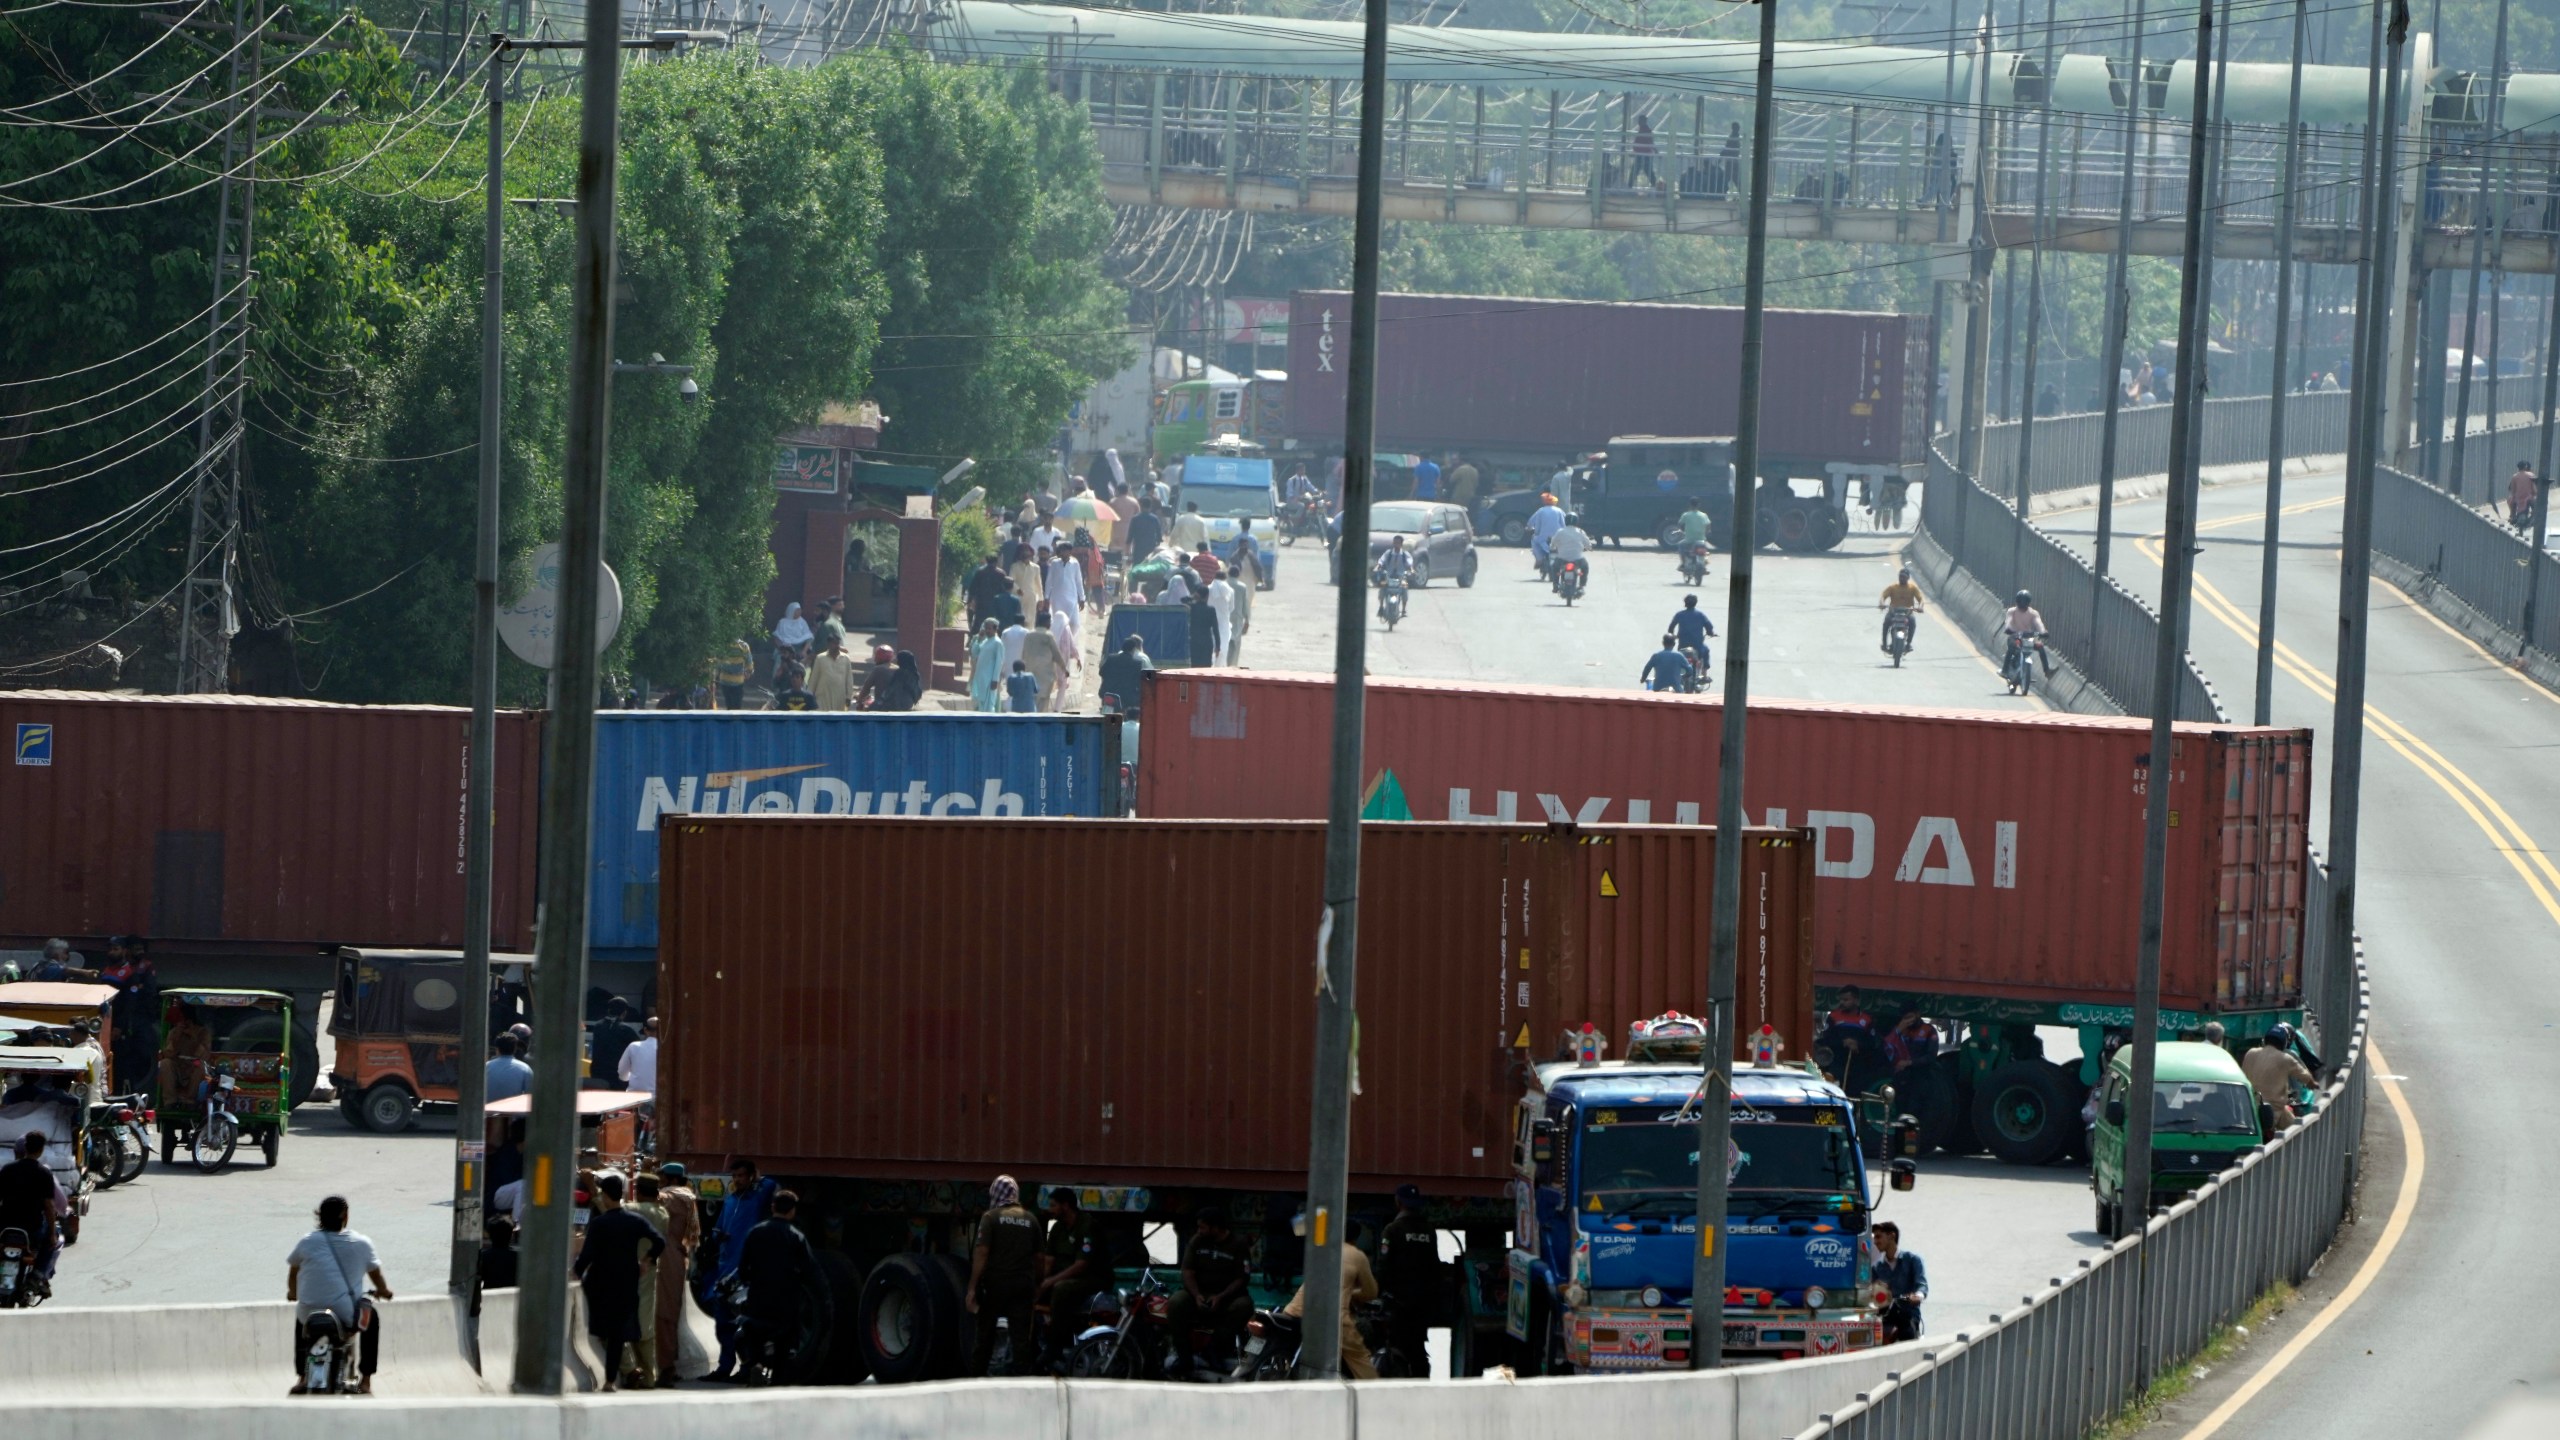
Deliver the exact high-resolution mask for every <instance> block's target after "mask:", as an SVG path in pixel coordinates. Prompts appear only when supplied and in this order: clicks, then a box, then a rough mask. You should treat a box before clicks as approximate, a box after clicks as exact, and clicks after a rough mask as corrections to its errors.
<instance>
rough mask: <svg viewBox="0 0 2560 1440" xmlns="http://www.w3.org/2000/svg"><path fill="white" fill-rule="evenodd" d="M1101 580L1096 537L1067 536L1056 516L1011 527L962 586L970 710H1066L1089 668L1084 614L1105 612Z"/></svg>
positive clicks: (1088, 534)
mask: <svg viewBox="0 0 2560 1440" xmlns="http://www.w3.org/2000/svg"><path fill="white" fill-rule="evenodd" d="M1077 483H1078V484H1079V485H1081V484H1082V483H1083V482H1081V481H1079V482H1077ZM1132 508H1133V509H1134V508H1135V507H1134V506H1133V507H1132ZM1103 577H1104V571H1103V557H1102V547H1101V546H1100V545H1099V544H1098V543H1096V541H1095V540H1094V538H1093V535H1092V532H1091V531H1089V530H1086V529H1084V528H1081V527H1079V528H1078V529H1077V530H1076V531H1075V532H1074V533H1073V534H1072V535H1070V534H1068V533H1066V532H1064V531H1062V530H1061V529H1060V528H1059V526H1058V521H1057V518H1056V516H1055V515H1054V514H1044V513H1039V512H1037V511H1035V512H1034V513H1033V514H1032V516H1031V518H1029V519H1027V520H1016V521H1015V522H1013V523H1012V524H1011V525H1009V526H1008V527H1007V529H1006V534H1005V537H1004V539H1003V540H1002V541H1001V542H1000V543H999V544H998V545H997V547H996V552H995V553H994V554H992V555H990V556H988V557H987V560H986V563H985V564H983V565H981V566H980V567H978V568H977V569H976V570H973V571H971V572H970V573H969V578H968V581H967V582H966V584H965V585H964V587H963V588H964V591H965V595H966V599H967V602H968V607H969V623H970V627H971V631H972V639H971V640H970V642H969V702H970V708H972V709H975V710H980V711H989V712H993V711H1012V712H1018V713H1023V714H1029V713H1034V712H1039V711H1059V710H1064V709H1066V708H1067V697H1068V693H1069V691H1070V690H1071V688H1072V687H1073V685H1074V681H1075V676H1076V675H1077V673H1078V672H1080V671H1081V670H1082V669H1083V668H1084V647H1083V644H1082V639H1083V636H1084V633H1085V632H1084V618H1085V612H1086V611H1087V610H1088V609H1091V610H1094V611H1099V610H1100V609H1101V608H1102V595H1103Z"/></svg>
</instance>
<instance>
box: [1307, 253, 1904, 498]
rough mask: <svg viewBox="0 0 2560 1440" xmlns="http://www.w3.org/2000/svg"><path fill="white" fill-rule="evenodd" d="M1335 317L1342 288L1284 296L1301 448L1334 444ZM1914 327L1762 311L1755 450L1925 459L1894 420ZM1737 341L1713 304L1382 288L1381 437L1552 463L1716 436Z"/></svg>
mask: <svg viewBox="0 0 2560 1440" xmlns="http://www.w3.org/2000/svg"><path fill="white" fill-rule="evenodd" d="M1328 316H1329V317H1330V320H1329V321H1328ZM1349 316H1350V296H1349V295H1347V294H1345V293H1343V292H1340V291H1316V290H1306V291H1300V292H1298V293H1297V295H1296V296H1295V297H1293V299H1292V301H1291V308H1290V318H1289V350H1290V354H1289V361H1290V364H1289V376H1290V404H1291V407H1292V409H1291V430H1290V433H1291V435H1292V436H1293V437H1294V438H1296V439H1297V440H1298V441H1299V442H1300V443H1301V444H1302V445H1303V444H1316V445H1319V446H1321V445H1324V444H1327V443H1330V444H1333V445H1336V446H1338V445H1339V444H1340V437H1341V427H1342V416H1343V400H1344V391H1343V381H1344V370H1343V368H1342V359H1341V353H1342V352H1341V347H1342V345H1343V344H1344V343H1345V341H1346V338H1347V335H1348V326H1349ZM1915 331H1918V332H1921V333H1923V334H1924V335H1925V331H1926V322H1925V321H1922V320H1919V319H1917V318H1916V317H1911V316H1904V315H1895V314H1879V313H1869V312H1863V311H1845V310H1771V311H1770V312H1769V314H1768V346H1767V350H1766V364H1767V366H1768V374H1767V376H1766V377H1765V379H1766V386H1765V389H1764V391H1763V394H1764V396H1765V402H1764V403H1765V409H1764V411H1763V413H1762V415H1761V448H1762V453H1763V454H1764V455H1765V456H1768V457H1770V458H1773V459H1786V460H1790V461H1794V462H1797V463H1817V462H1822V461H1832V460H1837V461H1843V462H1850V463H1861V464H1916V463H1918V462H1920V461H1921V460H1923V459H1925V458H1926V456H1925V453H1924V452H1921V451H1919V450H1916V449H1914V448H1913V437H1912V436H1911V435H1910V434H1909V433H1908V427H1907V419H1908V415H1909V395H1908V394H1907V391H1908V390H1909V388H1910V386H1911V384H1912V382H1913V379H1914V378H1915V377H1914V376H1913V375H1912V374H1911V373H1910V371H1909V362H1908V356H1907V352H1908V351H1909V349H1910V345H1909V336H1910V335H1911V334H1912V333H1913V332H1915ZM1741 337H1742V312H1741V311H1740V310H1737V309H1731V308H1726V307H1717V306H1704V305H1660V304H1631V303H1623V302H1605V301H1577V300H1521V299H1514V298H1508V297H1501V296H1485V295H1382V296H1380V297H1379V301H1378V367H1377V375H1378V401H1377V404H1378V443H1379V445H1380V446H1382V447H1388V448H1403V449H1422V448H1438V447H1442V446H1451V445H1455V446H1462V447H1469V448H1478V447H1494V448H1515V449H1516V448H1533V449H1549V450H1553V451H1554V452H1556V454H1558V455H1559V456H1561V455H1563V454H1567V453H1571V452H1574V451H1579V450H1587V449H1591V448H1594V447H1596V446H1599V445H1602V444H1605V443H1607V442H1608V441H1609V440H1610V439H1611V438H1613V437H1615V436H1619V435H1730V434H1732V433H1733V431H1734V421H1735V417H1736V415H1737V414H1738V413H1739V411H1738V408H1737V407H1738V406H1739V405H1740V403H1741V389H1740V386H1741V371H1740V370H1739V368H1738V365H1739V360H1738V358H1737V357H1738V356H1739V355H1740V353H1741ZM1923 403H1924V404H1925V400H1924V401H1923Z"/></svg>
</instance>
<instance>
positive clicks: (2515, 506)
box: [2507, 460, 2542, 530]
mask: <svg viewBox="0 0 2560 1440" xmlns="http://www.w3.org/2000/svg"><path fill="white" fill-rule="evenodd" d="M2541 493H2542V479H2541V477H2540V476H2537V475H2535V474H2534V473H2533V466H2532V464H2531V463H2530V462H2528V461H2524V460H2519V461H2517V462H2516V473H2514V474H2513V475H2510V476H2508V477H2507V523H2508V524H2510V525H2513V526H2514V527H2516V528H2517V529H2518V530H2530V529H2532V528H2533V502H2534V500H2535V499H2536V498H2537V497H2538V496H2540V495H2541Z"/></svg>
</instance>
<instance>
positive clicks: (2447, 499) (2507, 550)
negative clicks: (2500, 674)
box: [2373, 465, 2560, 657]
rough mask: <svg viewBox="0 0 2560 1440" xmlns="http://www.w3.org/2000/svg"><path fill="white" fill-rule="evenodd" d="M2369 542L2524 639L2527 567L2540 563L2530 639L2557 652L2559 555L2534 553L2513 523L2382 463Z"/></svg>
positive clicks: (2543, 648) (2536, 646) (2557, 654)
mask: <svg viewBox="0 0 2560 1440" xmlns="http://www.w3.org/2000/svg"><path fill="white" fill-rule="evenodd" d="M2464 468H2466V469H2468V468H2470V467H2469V466H2467V465H2466V466H2465V467H2464ZM2502 508H2503V507H2502ZM2373 548H2374V549H2376V550H2379V551H2381V552H2382V553H2383V554H2385V555H2388V556H2390V557H2391V558H2392V559H2394V560H2397V561H2399V562H2400V563H2401V564H2403V565H2407V566H2409V567H2411V568H2412V569H2416V570H2421V571H2424V572H2425V573H2426V574H2427V575H2429V576H2431V577H2433V579H2434V580H2435V583H2437V584H2438V585H2441V586H2443V587H2444V588H2445V589H2446V590H2448V591H2450V592H2452V593H2453V595H2454V596H2455V597H2456V598H2458V599H2460V600H2461V601H2462V602H2463V603H2464V604H2466V605H2469V606H2470V607H2471V608H2472V609H2474V610H2476V611H2478V612H2480V614H2481V615H2483V616H2485V617H2487V618H2488V620H2489V621H2490V622H2491V623H2492V624H2495V625H2496V626H2498V627H2499V628H2500V629H2502V630H2504V631H2506V632H2507V633H2508V634H2509V635H2511V636H2514V637H2516V638H2517V639H2518V640H2523V639H2525V636H2524V633H2523V631H2524V602H2525V591H2526V589H2527V587H2528V585H2529V583H2530V581H2531V577H2532V571H2531V570H2530V569H2528V568H2527V567H2528V566H2540V567H2541V570H2542V598H2541V604H2540V609H2539V613H2538V614H2537V615H2536V616H2535V617H2534V627H2533V628H2534V632H2535V633H2534V634H2533V636H2532V637H2531V642H2530V643H2531V644H2532V647H2533V648H2534V649H2536V650H2539V651H2541V652H2542V653H2543V654H2545V655H2550V656H2555V657H2560V559H2555V558H2554V557H2553V556H2551V555H2549V554H2548V553H2546V554H2542V555H2536V554H2534V553H2533V543H2532V541H2531V539H2530V538H2529V537H2527V536H2524V535H2520V534H2518V533H2517V532H2516V531H2515V530H2514V529H2513V528H2512V527H2510V526H2507V525H2502V524H2499V523H2498V522H2497V521H2495V520H2492V519H2490V518H2489V517H2488V516H2486V515H2483V514H2481V513H2480V512H2479V511H2477V510H2474V509H2472V508H2471V507H2470V506H2469V505H2466V504H2464V503H2463V502H2462V501H2460V500H2457V499H2455V498H2454V497H2452V496H2450V495H2448V494H2446V493H2445V492H2443V491H2442V490H2438V489H2437V488H2435V487H2434V486H2432V485H2429V484H2428V483H2427V482H2425V481H2424V480H2421V479H2419V478H2417V477H2416V476H2414V475H2410V474H2407V473H2405V472H2403V471H2399V470H2394V469H2391V468H2390V467H2389V466H2382V467H2379V468H2377V469H2376V470H2375V471H2374V475H2373Z"/></svg>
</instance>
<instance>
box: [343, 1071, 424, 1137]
mask: <svg viewBox="0 0 2560 1440" xmlns="http://www.w3.org/2000/svg"><path fill="white" fill-rule="evenodd" d="M356 1105H357V1107H358V1109H359V1110H360V1111H361V1114H362V1119H363V1121H364V1128H366V1129H367V1130H370V1131H372V1132H373V1133H375V1134H376V1135H396V1134H398V1133H400V1132H401V1131H403V1130H406V1129H408V1128H409V1122H410V1121H411V1120H413V1119H414V1118H416V1116H417V1113H418V1107H417V1106H416V1105H415V1104H413V1103H411V1101H410V1099H409V1092H408V1091H406V1090H403V1089H401V1088H400V1087H399V1086H398V1085H395V1084H393V1083H392V1082H390V1081H388V1080H385V1081H382V1082H381V1083H379V1084H377V1085H374V1086H372V1087H371V1088H369V1089H367V1090H366V1091H365V1092H364V1097H363V1098H362V1099H360V1100H358V1101H357V1102H356Z"/></svg>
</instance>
